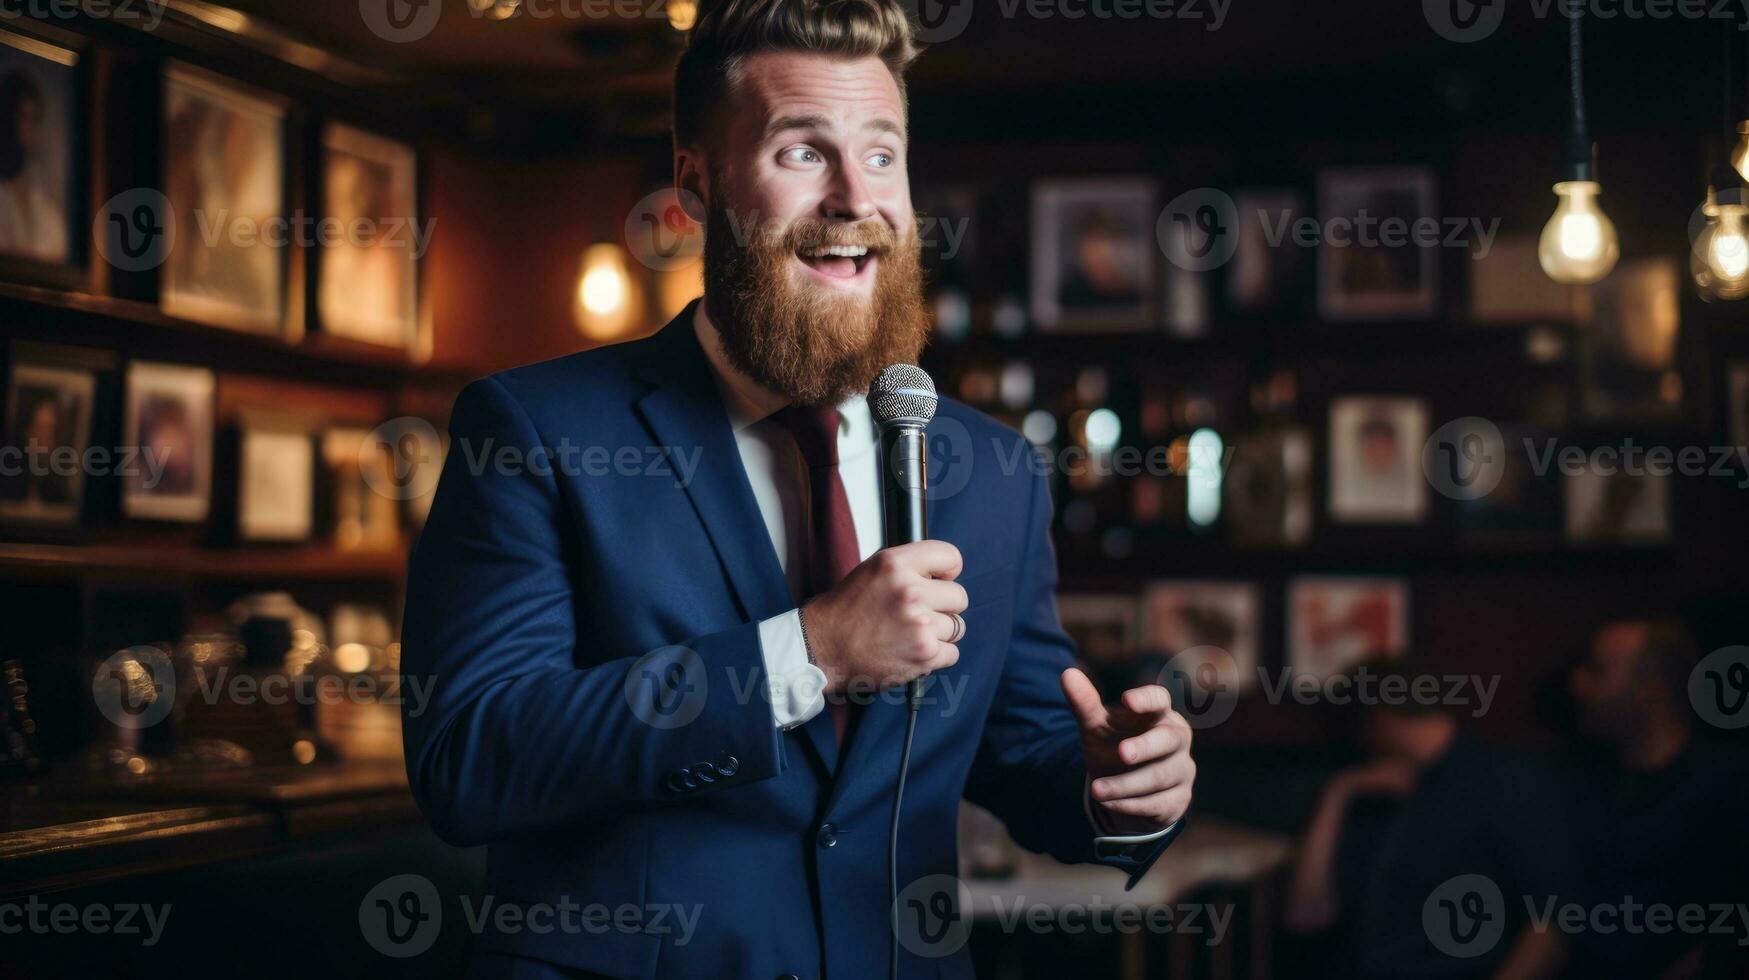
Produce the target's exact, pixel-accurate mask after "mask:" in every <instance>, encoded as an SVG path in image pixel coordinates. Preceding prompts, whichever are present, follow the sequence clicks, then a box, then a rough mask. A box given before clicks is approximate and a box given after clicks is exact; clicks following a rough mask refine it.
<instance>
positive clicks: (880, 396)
mask: <svg viewBox="0 0 1749 980" xmlns="http://www.w3.org/2000/svg"><path fill="white" fill-rule="evenodd" d="M935 402H936V398H935V382H934V381H931V380H930V379H929V375H928V374H927V373H926V372H925V371H924V370H923V369H922V368H920V367H918V366H917V365H915V364H891V365H888V366H887V369H886V370H884V371H882V372H881V374H880V377H878V378H876V379H875V380H874V384H872V385H870V386H869V389H868V407H869V411H870V412H871V413H873V415H874V420H875V424H876V425H887V424H889V423H893V422H901V421H903V422H915V423H917V424H920V425H922V424H927V423H928V422H929V420H930V419H932V418H934V417H935Z"/></svg>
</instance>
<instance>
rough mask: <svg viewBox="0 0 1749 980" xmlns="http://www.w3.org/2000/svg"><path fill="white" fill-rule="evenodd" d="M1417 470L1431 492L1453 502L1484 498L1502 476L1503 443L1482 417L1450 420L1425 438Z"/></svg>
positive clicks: (1498, 431) (1503, 472) (1497, 432)
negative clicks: (1433, 491) (1421, 474)
mask: <svg viewBox="0 0 1749 980" xmlns="http://www.w3.org/2000/svg"><path fill="white" fill-rule="evenodd" d="M1421 471H1422V472H1423V473H1424V474H1426V476H1427V482H1428V484H1430V485H1431V486H1432V487H1433V489H1435V490H1438V491H1439V492H1440V493H1443V494H1445V495H1446V496H1447V497H1450V498H1451V499H1453V500H1476V499H1478V498H1481V497H1486V496H1487V495H1488V494H1490V493H1493V492H1494V488H1495V487H1497V486H1499V485H1500V479H1501V478H1502V477H1504V476H1505V475H1506V440H1505V439H1504V438H1503V437H1502V436H1501V435H1500V427H1499V426H1497V425H1495V424H1494V423H1492V422H1490V421H1488V420H1487V419H1485V418H1480V417H1478V416H1474V415H1469V416H1465V417H1464V418H1461V419H1453V420H1452V421H1450V422H1447V423H1445V424H1444V425H1442V426H1440V427H1439V428H1438V429H1435V430H1434V432H1433V435H1431V436H1428V437H1427V443H1426V445H1424V446H1423V447H1422V450H1421Z"/></svg>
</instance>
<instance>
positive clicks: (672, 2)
mask: <svg viewBox="0 0 1749 980" xmlns="http://www.w3.org/2000/svg"><path fill="white" fill-rule="evenodd" d="M697 20H698V0H668V26H669V27H672V28H674V29H675V30H677V31H679V32H681V33H682V34H684V33H686V32H687V31H690V30H692V25H693V24H694V23H695V22H697Z"/></svg>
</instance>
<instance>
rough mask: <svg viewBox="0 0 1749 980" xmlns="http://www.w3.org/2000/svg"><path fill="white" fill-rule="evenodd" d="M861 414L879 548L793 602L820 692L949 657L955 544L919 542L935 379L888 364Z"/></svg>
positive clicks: (955, 614) (867, 686)
mask: <svg viewBox="0 0 1749 980" xmlns="http://www.w3.org/2000/svg"><path fill="white" fill-rule="evenodd" d="M868 407H869V414H870V415H872V416H873V417H874V421H875V425H877V426H879V428H880V433H881V466H880V470H881V518H882V520H881V542H882V545H883V548H882V549H881V550H880V551H878V552H876V553H875V554H874V555H873V556H871V557H870V558H869V559H868V560H867V561H864V562H863V563H862V564H860V565H858V566H857V567H856V568H854V569H852V570H851V572H850V574H849V575H847V576H845V578H844V580H843V581H841V582H839V583H838V584H837V585H836V586H835V587H833V588H832V589H830V590H828V591H826V592H824V593H822V594H821V595H819V596H817V597H815V598H814V600H813V601H811V602H809V603H808V604H807V605H805V606H803V607H802V623H803V626H804V629H805V630H806V632H807V635H808V643H809V646H810V648H811V649H812V650H813V653H814V659H815V660H816V661H817V662H818V664H819V666H820V670H821V671H822V672H823V673H824V674H825V675H826V690H827V692H828V693H832V694H842V693H845V692H846V691H850V692H853V693H867V692H871V691H879V690H886V689H888V688H891V687H897V686H899V685H901V684H909V685H910V698H911V702H912V704H913V706H915V704H916V702H917V701H918V699H919V698H920V697H921V696H922V684H921V678H922V677H923V675H924V674H927V673H930V672H932V671H937V670H942V669H945V668H947V667H952V666H953V665H954V664H955V663H958V662H959V647H958V646H957V644H958V642H959V640H960V639H961V638H962V637H964V635H965V629H966V622H965V620H964V619H963V618H961V617H960V613H963V612H965V611H966V602H967V597H966V590H965V589H964V588H962V587H960V586H959V585H957V584H955V583H954V582H953V579H955V578H958V577H959V574H960V570H961V568H963V567H964V562H963V560H962V559H961V557H960V552H959V549H958V548H955V547H954V546H953V545H951V544H948V543H947V542H945V541H931V540H929V511H928V502H927V500H926V499H925V498H926V494H927V490H928V486H929V472H928V455H929V454H928V444H927V442H926V436H925V434H924V429H925V428H926V427H927V426H928V425H929V420H930V419H932V418H934V417H935V407H936V396H935V383H934V382H933V381H931V380H930V379H929V375H928V374H926V373H924V371H923V370H922V369H920V368H918V367H916V366H915V365H912V364H894V365H891V366H890V367H888V368H887V369H886V370H884V371H882V372H881V373H880V377H878V378H876V379H875V380H874V383H873V384H872V385H870V386H869V393H868Z"/></svg>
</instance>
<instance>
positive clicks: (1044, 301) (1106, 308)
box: [1031, 177, 1159, 331]
mask: <svg viewBox="0 0 1749 980" xmlns="http://www.w3.org/2000/svg"><path fill="white" fill-rule="evenodd" d="M1156 218H1157V214H1156V212H1155V207H1154V185H1153V182H1152V181H1150V180H1148V179H1146V178H1139V177H1138V178H1110V179H1086V180H1045V181H1039V182H1038V183H1036V184H1034V185H1033V188H1032V262H1031V265H1032V320H1033V322H1034V323H1035V324H1036V325H1037V327H1038V329H1039V330H1042V331H1051V330H1075V329H1089V330H1101V329H1104V330H1144V329H1148V328H1150V327H1152V326H1153V324H1154V323H1155V322H1156V314H1155V312H1154V311H1155V299H1156V297H1157V296H1158V295H1159V292H1158V290H1157V288H1156V283H1157V281H1158V280H1157V270H1158V268H1159V264H1158V263H1157V262H1155V261H1154V259H1155V257H1156V256H1157V255H1158V254H1159V246H1158V245H1157V244H1156V243H1155V241H1154V222H1155V219H1156Z"/></svg>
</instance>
